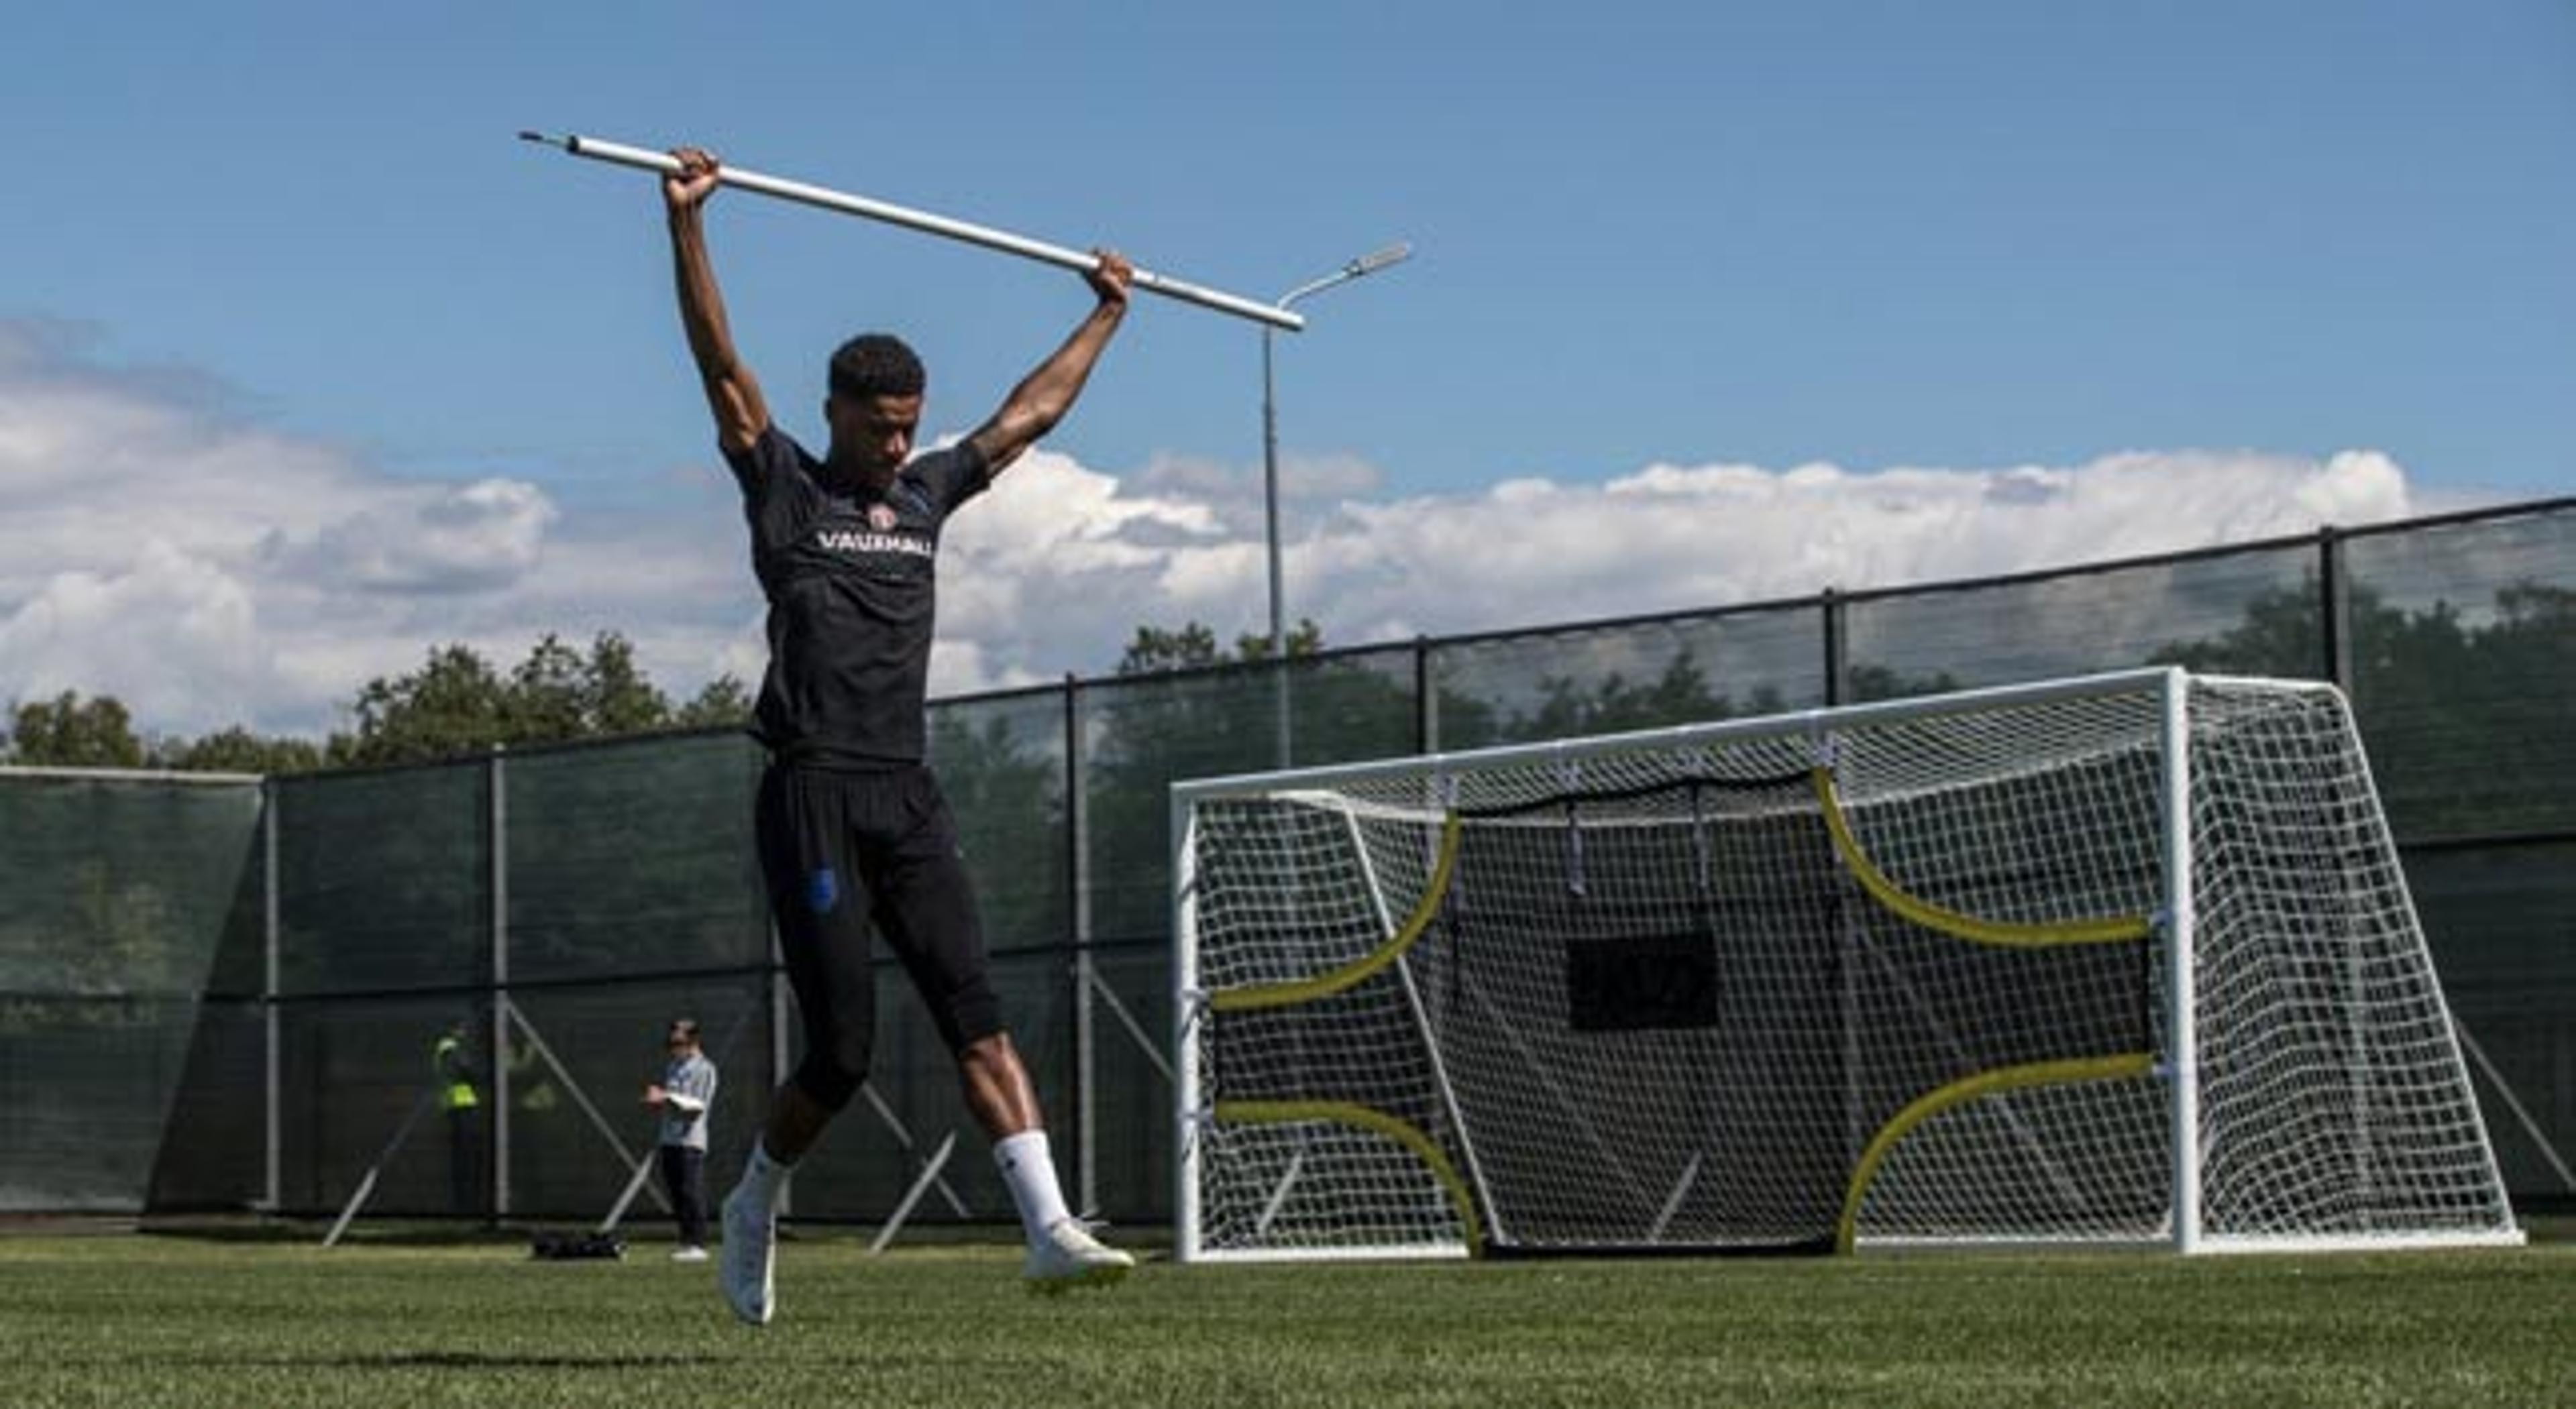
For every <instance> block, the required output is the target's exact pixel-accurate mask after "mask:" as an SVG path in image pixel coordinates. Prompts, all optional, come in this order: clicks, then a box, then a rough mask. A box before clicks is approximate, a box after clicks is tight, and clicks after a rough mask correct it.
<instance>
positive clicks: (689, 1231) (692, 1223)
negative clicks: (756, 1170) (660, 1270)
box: [644, 1018, 716, 1262]
mask: <svg viewBox="0 0 2576 1409" xmlns="http://www.w3.org/2000/svg"><path fill="white" fill-rule="evenodd" d="M663 1041H664V1043H665V1045H666V1046H667V1047H668V1048H669V1049H670V1054H671V1060H670V1064H669V1065H668V1066H666V1067H664V1068H663V1069H662V1079H661V1080H660V1081H658V1082H655V1083H654V1084H652V1085H650V1086H647V1087H645V1088H644V1104H645V1105H648V1106H650V1107H652V1108H653V1109H655V1110H657V1111H660V1112H661V1113H662V1140H661V1148H660V1149H659V1150H658V1151H656V1158H657V1159H658V1160H659V1162H660V1164H661V1169H662V1187H663V1188H664V1189H667V1190H669V1191H670V1195H671V1214H672V1216H673V1217H674V1218H677V1219H678V1220H679V1223H680V1246H679V1247H678V1249H676V1250H675V1251H673V1252H672V1254H671V1258H672V1260H673V1261H675V1262H704V1261H706V1260H707V1179H706V1170H707V1109H708V1107H710V1106H713V1105H714V1104H715V1101H716V1064H715V1063H713V1062H711V1061H708V1060H707V1054H706V1053H705V1052H703V1051H701V1050H699V1047H698V1025H697V1023H696V1021H695V1020H694V1019H690V1018H674V1019H672V1021H671V1031H670V1032H669V1034H668V1035H667V1036H666V1037H665V1038H664V1039H663Z"/></svg>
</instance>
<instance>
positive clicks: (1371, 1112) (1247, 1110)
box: [1216, 1101, 1485, 1257]
mask: <svg viewBox="0 0 2576 1409" xmlns="http://www.w3.org/2000/svg"><path fill="white" fill-rule="evenodd" d="M1216 1118H1217V1122H1218V1123H1219V1124H1224V1125H1291V1124H1296V1123H1298V1122H1301V1121H1323V1122H1326V1123H1328V1124H1332V1125H1347V1126H1351V1127H1354V1128H1356V1129H1360V1130H1365V1131H1368V1132H1369V1133H1370V1134H1373V1135H1382V1136H1385V1137H1386V1138H1387V1139H1389V1140H1392V1141H1394V1142H1395V1143H1397V1144H1399V1145H1402V1146H1403V1147H1404V1148H1405V1149H1406V1150H1407V1151H1409V1152H1411V1153H1412V1155H1413V1157H1414V1158H1415V1159H1418V1160H1420V1161H1422V1163H1423V1166H1424V1167H1425V1168H1426V1169H1429V1170H1430V1171H1431V1177H1432V1178H1433V1179H1435V1180H1437V1181H1438V1182H1439V1184H1440V1189H1441V1192H1442V1193H1445V1194H1447V1195H1448V1196H1449V1206H1450V1208H1451V1209H1453V1210H1454V1211H1455V1212H1456V1213H1457V1215H1458V1226H1459V1228H1460V1229H1461V1230H1462V1231H1463V1232H1464V1234H1465V1235H1466V1239H1467V1255H1468V1256H1469V1257H1479V1256H1482V1255H1483V1253H1484V1246H1485V1240H1484V1233H1483V1231H1482V1229H1481V1228H1480V1227H1479V1226H1478V1224H1477V1222H1476V1201H1475V1198H1474V1197H1473V1196H1472V1195H1471V1194H1469V1193H1468V1192H1467V1181H1466V1180H1464V1179H1462V1178H1460V1177H1458V1169H1457V1166H1455V1165H1453V1164H1451V1163H1450V1162H1449V1156H1448V1155H1446V1154H1444V1153H1442V1152H1441V1149H1440V1146H1439V1145H1437V1144H1435V1143H1433V1141H1432V1139H1431V1137H1430V1136H1428V1135H1425V1134H1423V1133H1422V1132H1421V1131H1420V1130H1418V1129H1415V1128H1414V1126H1413V1124H1412V1123H1411V1122H1409V1121H1405V1120H1399V1119H1397V1118H1396V1117H1394V1116H1391V1115H1388V1114H1387V1113H1386V1112H1384V1111H1381V1110H1377V1109H1375V1108H1373V1107H1369V1106H1363V1105H1358V1104H1356V1103H1353V1102H1349V1101H1219V1102H1217V1103H1216Z"/></svg>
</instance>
